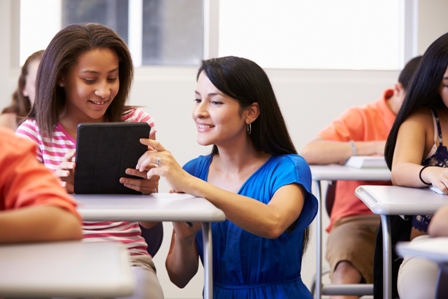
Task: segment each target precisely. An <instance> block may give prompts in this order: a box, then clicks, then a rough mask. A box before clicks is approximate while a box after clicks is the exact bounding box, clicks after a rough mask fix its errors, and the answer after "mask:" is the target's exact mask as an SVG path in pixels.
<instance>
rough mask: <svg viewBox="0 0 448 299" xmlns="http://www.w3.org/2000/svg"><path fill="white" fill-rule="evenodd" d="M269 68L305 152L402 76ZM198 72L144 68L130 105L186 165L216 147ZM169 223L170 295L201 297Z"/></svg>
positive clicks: (430, 31) (6, 47) (5, 68)
mask: <svg viewBox="0 0 448 299" xmlns="http://www.w3.org/2000/svg"><path fill="white" fill-rule="evenodd" d="M13 2H14V0H0V40H1V41H2V42H1V43H0V45H1V46H0V65H1V68H0V107H4V106H6V105H7V104H8V103H9V101H10V95H11V93H12V91H13V89H14V87H15V84H16V80H17V76H18V73H19V68H18V59H17V55H15V54H14V53H16V52H13V50H11V48H13V47H11V43H12V44H16V41H15V39H16V38H17V34H18V32H17V31H18V28H17V26H16V25H14V24H16V23H17V22H14V21H15V20H14V17H11V16H10V15H11V13H13ZM446 11H448V1H446V0H421V1H419V19H420V21H419V26H418V28H419V34H418V35H419V44H418V49H419V50H418V52H419V54H422V53H423V52H424V50H425V49H426V47H427V46H428V45H429V44H430V43H431V42H432V41H433V40H434V39H435V38H437V37H438V36H440V35H441V34H443V33H445V32H448V20H447V19H446V17H445V14H444V12H446ZM386 46H387V45H386ZM11 65H14V66H13V67H10V66H11ZM267 73H268V75H269V77H270V78H271V81H272V84H273V86H274V89H275V92H276V94H277V98H278V101H279V103H280V107H281V108H282V111H283V114H284V117H285V119H286V122H287V125H288V128H289V130H290V133H291V136H292V138H293V141H294V142H295V144H296V146H297V149H298V150H300V149H301V148H302V147H303V146H304V145H305V144H306V143H307V142H308V141H310V140H311V139H313V138H314V137H315V136H316V134H317V132H318V131H319V130H320V129H321V128H322V127H323V126H325V125H326V124H328V123H329V122H330V121H331V120H332V119H333V118H335V117H336V116H337V115H338V114H340V113H341V112H342V111H344V110H345V109H346V108H347V107H349V106H352V105H362V104H364V103H367V102H371V101H373V100H375V99H377V98H378V97H379V96H380V95H381V93H382V91H383V90H384V89H385V88H388V87H391V86H392V84H393V83H394V82H395V81H396V80H397V77H398V72H397V71H322V70H319V71H313V70H267ZM195 76H196V68H150V69H137V70H136V78H135V81H134V85H133V88H132V92H131V97H130V104H133V105H141V106H144V110H146V111H147V112H148V113H150V114H151V115H152V116H153V117H154V119H155V121H156V126H157V129H158V133H157V139H158V140H160V141H161V142H162V144H163V145H164V146H165V147H166V148H167V149H169V150H170V151H171V152H172V153H173V154H174V155H175V156H176V157H177V158H178V161H179V163H180V164H183V163H185V162H187V161H188V160H190V159H191V158H194V157H196V156H198V155H199V154H205V153H208V152H209V148H203V147H200V146H199V145H197V143H196V132H195V127H194V124H193V122H192V120H191V114H190V113H191V109H192V105H193V98H194V93H193V91H194V88H195V86H196V85H195ZM160 189H161V190H160V191H161V192H168V190H169V186H167V184H166V183H165V182H161V187H160ZM324 216H325V214H324ZM327 223H328V219H327V218H326V217H324V227H325V226H326V225H327ZM164 227H165V239H164V243H163V245H162V248H161V249H160V251H159V253H158V254H157V255H156V257H155V262H156V265H157V268H158V276H159V279H160V281H161V284H162V287H163V289H164V291H165V295H166V298H201V292H202V285H203V283H202V279H203V272H202V269H201V271H200V273H199V274H198V275H197V276H196V277H195V279H194V280H193V281H192V282H191V283H190V284H189V285H188V286H187V288H185V289H182V290H181V289H178V288H177V287H175V286H174V285H173V284H171V283H170V282H169V280H168V278H167V274H166V271H165V267H164V261H165V257H166V254H167V252H168V246H169V240H170V236H171V224H170V223H165V224H164ZM311 229H312V234H311V235H312V240H311V242H310V244H309V247H308V250H307V252H306V254H305V256H304V260H303V270H302V275H303V279H304V281H305V283H306V284H307V285H308V286H310V283H311V279H312V276H313V274H314V273H315V250H316V247H315V239H314V235H315V231H314V224H313V225H312V228H311ZM323 243H324V244H325V236H324V242H323Z"/></svg>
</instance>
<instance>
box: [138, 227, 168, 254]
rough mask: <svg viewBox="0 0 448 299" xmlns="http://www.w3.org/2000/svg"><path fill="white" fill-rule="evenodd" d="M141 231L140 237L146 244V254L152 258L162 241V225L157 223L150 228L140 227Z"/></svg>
mask: <svg viewBox="0 0 448 299" xmlns="http://www.w3.org/2000/svg"><path fill="white" fill-rule="evenodd" d="M140 229H141V230H142V237H143V238H144V239H145V241H146V244H148V248H147V250H148V253H149V254H150V255H151V256H152V257H154V256H155V255H156V253H157V252H158V251H159V249H160V246H161V245H162V241H163V223H162V222H159V223H157V224H156V225H154V226H153V227H151V228H144V227H143V226H141V225H140Z"/></svg>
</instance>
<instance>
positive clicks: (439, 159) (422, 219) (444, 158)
mask: <svg viewBox="0 0 448 299" xmlns="http://www.w3.org/2000/svg"><path fill="white" fill-rule="evenodd" d="M432 114H433V119H434V146H433V149H432V150H431V152H430V153H429V155H430V156H429V157H427V158H426V159H424V160H423V161H422V165H423V166H427V165H432V166H439V167H448V150H447V148H446V146H444V145H443V142H442V129H441V127H440V121H439V116H438V115H437V112H436V111H434V110H432ZM431 153H432V154H431ZM431 218H432V215H416V216H414V217H413V218H412V227H414V228H416V229H418V230H420V231H424V232H427V231H428V226H429V222H430V221H431Z"/></svg>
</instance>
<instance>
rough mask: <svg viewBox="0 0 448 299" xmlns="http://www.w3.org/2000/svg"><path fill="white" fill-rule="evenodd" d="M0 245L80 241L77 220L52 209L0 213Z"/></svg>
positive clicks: (54, 208) (64, 212)
mask: <svg viewBox="0 0 448 299" xmlns="http://www.w3.org/2000/svg"><path fill="white" fill-rule="evenodd" d="M0 227H1V229H0V243H20V242H40V241H59V240H79V239H81V238H82V230H81V223H80V220H79V219H78V218H77V217H76V216H75V215H74V214H72V213H70V212H68V211H66V210H64V209H62V208H59V207H54V206H48V205H41V206H33V207H23V208H20V209H16V210H7V211H1V212H0Z"/></svg>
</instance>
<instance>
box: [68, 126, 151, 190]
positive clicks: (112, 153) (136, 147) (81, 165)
mask: <svg viewBox="0 0 448 299" xmlns="http://www.w3.org/2000/svg"><path fill="white" fill-rule="evenodd" d="M150 131H151V127H150V126H149V124H148V123H131V122H109V123H81V124H79V126H78V132H77V143H76V158H75V161H76V171H75V178H74V193H77V194H129V193H131V194H132V193H135V194H140V192H137V191H135V190H132V189H129V188H127V187H126V186H124V185H123V184H122V183H120V178H121V177H132V178H140V177H136V176H130V175H128V174H126V169H127V168H135V165H136V164H137V161H138V159H139V158H140V157H141V156H142V155H143V154H144V153H145V152H146V151H147V149H148V148H147V146H145V145H143V144H141V143H140V138H149V133H150Z"/></svg>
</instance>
